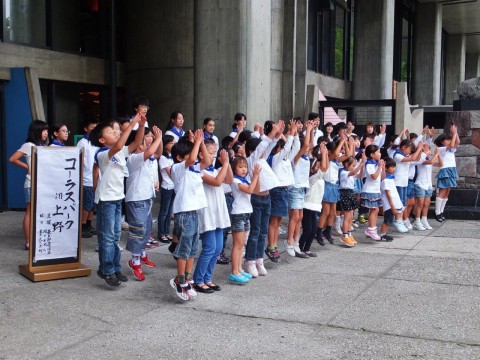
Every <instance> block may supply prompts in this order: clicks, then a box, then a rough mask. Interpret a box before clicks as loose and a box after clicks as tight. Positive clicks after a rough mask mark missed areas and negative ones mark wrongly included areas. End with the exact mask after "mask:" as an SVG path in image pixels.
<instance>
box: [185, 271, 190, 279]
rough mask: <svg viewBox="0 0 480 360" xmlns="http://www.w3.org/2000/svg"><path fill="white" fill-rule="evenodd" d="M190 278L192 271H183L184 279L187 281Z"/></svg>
mask: <svg viewBox="0 0 480 360" xmlns="http://www.w3.org/2000/svg"><path fill="white" fill-rule="evenodd" d="M191 278H192V273H189V272H185V281H188V280H190V279H191Z"/></svg>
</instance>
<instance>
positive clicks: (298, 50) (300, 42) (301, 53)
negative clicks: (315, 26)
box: [294, 0, 308, 116]
mask: <svg viewBox="0 0 480 360" xmlns="http://www.w3.org/2000/svg"><path fill="white" fill-rule="evenodd" d="M307 19H308V0H297V11H296V14H295V23H296V25H295V98H294V99H295V102H294V111H295V115H298V116H302V114H303V113H304V112H305V99H306V91H307V82H306V76H307Z"/></svg>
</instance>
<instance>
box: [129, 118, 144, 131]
mask: <svg viewBox="0 0 480 360" xmlns="http://www.w3.org/2000/svg"><path fill="white" fill-rule="evenodd" d="M130 121H132V119H130ZM145 127H146V128H148V121H145ZM132 130H138V122H137V123H136V124H135V126H134V127H133V129H132Z"/></svg>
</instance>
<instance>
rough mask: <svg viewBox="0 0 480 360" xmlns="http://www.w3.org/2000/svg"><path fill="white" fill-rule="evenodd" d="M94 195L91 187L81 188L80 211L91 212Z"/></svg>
mask: <svg viewBox="0 0 480 360" xmlns="http://www.w3.org/2000/svg"><path fill="white" fill-rule="evenodd" d="M94 197H95V194H94V192H93V187H92V186H84V187H83V205H82V209H83V210H85V211H92V210H93V198H94Z"/></svg>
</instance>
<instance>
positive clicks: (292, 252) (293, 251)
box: [284, 240, 295, 256]
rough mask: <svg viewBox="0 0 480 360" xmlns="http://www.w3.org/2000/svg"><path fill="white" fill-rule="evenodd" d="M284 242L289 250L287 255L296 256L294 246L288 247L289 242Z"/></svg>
mask: <svg viewBox="0 0 480 360" xmlns="http://www.w3.org/2000/svg"><path fill="white" fill-rule="evenodd" d="M284 241H285V248H286V249H287V254H288V255H290V256H295V249H294V247H293V245H288V242H287V240H284Z"/></svg>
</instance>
